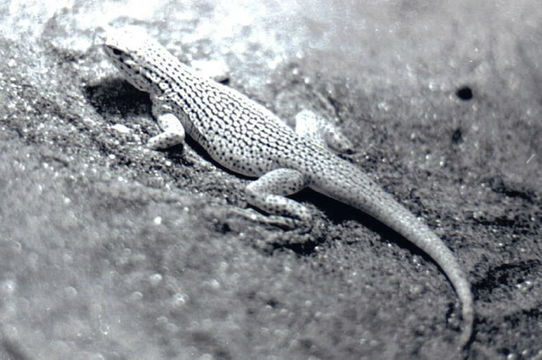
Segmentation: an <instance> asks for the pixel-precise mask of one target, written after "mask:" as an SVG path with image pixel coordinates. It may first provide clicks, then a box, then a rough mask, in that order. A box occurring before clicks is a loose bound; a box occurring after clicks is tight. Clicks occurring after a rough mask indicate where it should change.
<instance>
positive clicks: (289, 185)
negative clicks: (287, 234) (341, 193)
mask: <svg viewBox="0 0 542 360" xmlns="http://www.w3.org/2000/svg"><path fill="white" fill-rule="evenodd" d="M306 185H307V179H306V177H305V175H303V174H302V173H301V172H299V171H297V170H293V169H276V170H272V171H270V172H268V173H266V174H264V175H263V176H261V177H260V178H259V179H257V180H255V181H253V182H252V183H250V184H249V185H248V186H247V187H246V194H247V201H248V203H249V204H251V205H252V206H254V207H257V208H258V209H261V210H263V211H265V212H267V213H269V214H271V215H272V220H271V221H268V222H272V223H275V224H277V225H282V226H284V227H292V226H295V222H296V221H301V222H303V223H308V222H309V220H310V219H311V213H310V211H309V209H307V208H306V207H305V206H303V205H301V204H300V203H298V202H297V201H295V200H292V199H288V198H287V197H286V195H291V194H294V193H296V192H298V191H300V190H301V189H303V188H304V187H305V186H306Z"/></svg>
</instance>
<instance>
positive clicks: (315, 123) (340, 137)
mask: <svg viewBox="0 0 542 360" xmlns="http://www.w3.org/2000/svg"><path fill="white" fill-rule="evenodd" d="M295 131H296V133H297V134H298V135H301V136H305V137H310V138H311V139H313V140H314V141H316V142H317V143H319V144H320V145H322V146H324V147H327V148H329V149H330V150H332V151H334V152H336V153H345V152H347V151H351V150H352V149H353V147H354V146H353V145H352V142H351V141H350V140H348V138H347V137H346V136H345V135H344V134H343V133H342V132H341V130H340V129H339V128H338V127H337V126H336V125H334V124H332V123H331V122H330V121H329V120H327V119H325V118H324V117H322V116H320V115H318V114H316V113H315V112H312V111H310V110H303V111H301V112H299V113H298V114H297V115H296V117H295Z"/></svg>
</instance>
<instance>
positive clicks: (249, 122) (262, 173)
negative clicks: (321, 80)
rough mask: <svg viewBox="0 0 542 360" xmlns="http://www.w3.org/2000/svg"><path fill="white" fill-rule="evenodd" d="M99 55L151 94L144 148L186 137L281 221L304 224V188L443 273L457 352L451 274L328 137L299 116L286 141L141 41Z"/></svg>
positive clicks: (466, 296) (244, 106)
mask: <svg viewBox="0 0 542 360" xmlns="http://www.w3.org/2000/svg"><path fill="white" fill-rule="evenodd" d="M103 47H104V50H105V53H106V54H107V55H108V56H109V58H110V59H111V60H112V61H113V63H114V64H115V65H116V66H117V67H118V68H119V69H120V70H121V72H122V74H123V75H124V76H125V77H126V79H127V80H128V81H129V82H130V83H131V84H133V85H134V86H135V87H137V88H138V89H140V90H142V91H146V92H149V93H150V94H151V99H152V101H153V104H154V105H153V115H154V116H155V118H156V119H157V120H158V123H159V125H160V126H161V128H162V130H164V133H162V134H160V135H158V136H156V137H154V138H152V139H151V144H150V146H151V147H158V148H160V147H168V146H171V145H173V144H174V143H178V142H182V141H183V140H184V136H185V132H186V133H187V134H188V135H189V136H190V137H191V138H192V139H194V140H195V141H196V142H198V143H199V144H200V145H201V146H202V147H203V148H204V149H205V150H206V151H207V152H208V153H209V155H210V156H211V157H212V158H213V159H214V160H215V161H216V162H218V163H219V164H221V165H222V166H224V167H226V168H228V169H230V170H232V171H234V172H237V173H239V174H243V175H246V176H250V177H259V179H257V180H255V181H254V182H252V183H251V184H250V185H248V186H247V188H246V194H247V201H248V202H249V203H250V204H251V205H253V206H255V207H257V208H259V209H261V210H263V211H265V212H268V213H270V214H273V215H281V217H282V218H284V219H289V220H291V219H296V220H300V221H302V222H308V221H309V220H310V217H311V215H310V212H309V210H308V209H307V208H306V207H305V206H303V205H302V204H300V203H298V202H296V201H294V200H292V199H289V198H287V197H286V195H290V194H293V193H295V192H297V191H299V190H301V189H303V188H305V187H309V188H312V189H314V190H315V191H318V192H320V193H322V194H325V195H327V196H329V197H331V198H334V199H336V200H339V201H342V202H343V203H345V204H348V205H351V206H353V207H355V208H358V209H360V210H362V211H364V212H365V213H367V214H369V215H371V216H373V217H374V218H376V219H378V220H379V221H381V222H382V223H384V224H385V225H387V226H389V227H390V228H392V229H394V230H395V231H397V232H398V233H399V234H401V235H403V236H404V237H405V238H406V239H408V240H409V241H411V242H412V243H413V244H415V245H416V246H418V247H419V248H420V249H422V250H423V251H425V252H426V253H427V254H429V255H430V256H431V258H432V259H433V260H434V261H435V262H436V263H437V264H438V265H439V266H440V267H441V268H442V269H443V271H444V273H445V274H446V276H447V277H448V279H449V280H450V282H451V283H452V285H453V286H454V288H455V290H456V292H457V294H458V297H459V299H460V300H461V302H462V315H463V328H462V332H461V335H460V337H459V339H458V341H457V345H458V349H459V350H461V349H463V348H464V347H465V345H466V344H468V342H469V340H470V338H471V335H472V327H473V322H474V310H473V297H472V294H471V290H470V284H469V282H468V280H467V277H466V275H465V273H464V272H463V271H462V269H461V267H460V264H459V263H458V261H457V260H456V258H455V257H454V255H453V253H452V252H451V251H450V250H449V249H448V248H447V247H446V245H445V244H444V243H443V242H442V240H441V239H440V238H439V237H438V236H436V235H435V234H434V233H433V232H432V231H431V230H430V229H429V228H428V227H427V226H426V225H425V224H424V223H423V222H421V221H420V220H419V219H417V218H416V217H415V216H414V215H413V214H412V213H411V212H410V211H408V210H407V209H406V208H405V207H403V206H402V205H400V204H399V203H398V202H397V201H395V200H394V199H393V197H392V196H391V195H389V194H388V193H386V192H384V191H383V190H382V189H381V188H380V187H379V186H378V185H377V184H376V183H374V182H373V181H372V180H371V179H370V178H369V177H368V176H367V175H366V174H365V173H364V172H363V171H361V169H359V168H358V167H357V166H355V165H353V164H351V163H350V162H348V161H345V160H343V159H341V158H339V157H337V156H335V154H333V153H332V152H331V151H330V149H329V148H331V149H333V150H338V151H342V150H344V149H346V148H348V147H349V146H350V145H349V144H348V143H345V142H344V141H342V140H343V139H345V138H344V136H343V135H342V134H340V133H338V132H337V131H336V129H333V128H331V130H330V127H329V126H328V125H325V124H323V125H322V122H321V121H320V119H315V116H316V115H314V114H312V113H304V114H300V115H299V116H298V117H297V121H298V125H297V133H296V132H294V131H293V130H292V129H290V128H289V127H288V126H287V125H286V124H285V123H284V122H283V121H281V120H280V119H279V118H278V117H277V116H276V115H274V114H273V113H272V112H270V111H269V110H267V109H266V108H264V107H263V106H262V105H260V104H258V103H256V102H254V101H252V100H250V99H249V98H248V97H246V96H245V95H243V94H241V93H239V92H237V91H235V90H234V89H232V88H229V87H226V86H224V85H222V84H220V83H217V82H215V81H213V80H211V79H209V78H207V77H205V76H202V75H201V74H200V73H198V72H197V71H195V70H193V69H191V68H190V67H188V66H186V65H184V64H182V63H181V62H179V61H178V60H177V59H176V58H175V57H174V56H173V55H172V54H171V53H170V52H168V51H167V50H166V49H165V48H164V47H163V46H161V45H160V44H159V43H157V42H156V41H154V40H152V39H151V38H149V37H148V36H146V35H145V34H144V33H141V32H136V33H135V34H134V31H133V30H130V31H129V32H127V31H125V30H120V31H118V30H117V31H109V33H108V34H107V37H106V38H105V42H104V46H103ZM341 141H342V142H343V143H345V144H346V145H344V144H341ZM345 141H346V140H345Z"/></svg>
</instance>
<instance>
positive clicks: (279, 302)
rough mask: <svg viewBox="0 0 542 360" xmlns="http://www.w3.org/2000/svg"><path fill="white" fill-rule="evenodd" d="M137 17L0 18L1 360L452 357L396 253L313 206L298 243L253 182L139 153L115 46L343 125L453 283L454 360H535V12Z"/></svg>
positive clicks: (423, 284) (445, 307)
mask: <svg viewBox="0 0 542 360" xmlns="http://www.w3.org/2000/svg"><path fill="white" fill-rule="evenodd" d="M149 3H152V5H148V4H147V5H145V4H143V2H138V1H123V2H118V1H94V2H85V1H65V2H56V4H50V5H46V4H39V3H38V2H36V4H31V3H30V2H19V1H6V2H4V3H3V4H2V5H0V14H1V15H0V31H1V33H0V55H1V58H2V60H3V61H1V62H0V103H1V104H2V106H1V107H0V199H1V200H0V337H1V340H0V359H17V360H20V359H25V360H26V359H60V358H70V359H94V360H98V359H201V360H204V359H205V360H210V359H313V360H315V359H404V358H416V359H434V358H441V359H448V358H453V357H455V356H457V355H458V354H456V353H455V350H454V348H453V346H452V345H451V344H452V343H453V341H454V340H455V339H456V338H457V336H458V334H459V333H458V331H457V330H458V328H459V325H460V320H461V319H460V317H459V313H460V307H459V304H458V301H457V297H456V295H455V293H454V291H453V289H452V288H451V286H450V284H449V283H448V281H447V280H446V278H445V276H444V275H443V273H442V272H441V271H440V269H439V268H438V267H437V266H436V265H435V264H434V263H433V262H432V261H431V260H430V259H429V258H427V257H426V256H425V255H423V254H422V253H421V252H420V251H418V250H417V249H415V248H413V247H412V246H411V245H410V244H408V243H407V242H406V241H405V240H404V239H401V238H400V237H399V236H398V235H396V234H394V233H392V232H390V231H389V230H387V229H385V228H384V227H382V226H381V225H380V224H378V223H375V222H374V221H372V220H371V219H369V218H368V217H366V216H364V215H363V214H362V213H360V212H358V211H355V210H353V209H351V208H346V207H345V206H343V205H341V204H338V203H336V202H333V201H331V200H327V199H325V198H323V197H322V196H319V195H317V194H315V193H313V192H310V191H304V192H302V193H301V194H299V195H296V196H295V198H297V199H299V200H300V201H303V202H304V203H306V204H307V206H309V207H310V208H311V209H312V210H313V212H314V214H315V215H314V216H315V221H314V225H313V229H312V230H311V232H310V233H308V234H303V233H300V232H296V231H291V232H286V231H284V230H282V229H278V228H273V227H269V226H263V225H261V224H258V223H251V222H249V221H247V220H245V219H242V218H238V217H235V216H232V215H231V214H232V210H233V209H236V208H239V207H241V208H245V207H246V206H247V205H246V202H245V201H244V195H243V190H242V189H243V186H244V185H246V183H247V181H249V180H248V179H244V178H241V177H239V176H237V175H235V174H232V173H230V172H227V171H225V170H224V169H222V168H220V167H217V166H216V165H215V164H214V163H213V162H212V161H210V159H209V158H208V157H207V156H206V155H205V154H204V153H203V152H202V151H201V149H199V148H198V147H197V146H194V144H189V145H191V146H187V147H184V148H181V147H179V148H175V149H171V150H169V151H164V152H155V151H149V150H145V149H144V147H143V146H142V145H143V144H144V143H145V141H146V140H147V139H148V138H149V137H150V136H152V135H153V134H156V132H157V127H156V125H155V124H154V122H153V120H152V118H151V115H150V102H149V98H148V96H147V95H146V94H143V93H140V92H138V91H137V90H135V89H134V88H132V87H131V86H130V85H128V84H127V83H126V82H124V81H123V80H122V79H121V78H120V76H119V74H118V73H117V72H116V71H115V69H114V68H113V67H112V66H111V65H110V64H109V63H108V62H107V60H106V59H105V56H104V55H103V53H102V52H101V51H100V49H99V47H98V46H97V45H98V44H96V43H95V40H94V39H95V35H96V34H97V33H99V32H100V31H101V30H102V29H103V28H104V27H105V26H115V27H120V26H124V25H139V26H141V27H143V28H145V29H146V30H147V31H148V32H149V33H150V34H151V35H152V36H154V37H156V38H157V39H158V40H159V41H160V42H162V43H163V44H164V45H165V46H167V47H168V48H169V49H170V50H171V51H172V52H173V53H174V54H176V55H177V56H179V58H180V59H182V60H183V61H186V62H191V61H196V60H211V61H222V62H225V63H227V64H228V66H229V67H230V69H231V74H230V82H229V85H230V86H232V87H234V88H236V89H238V90H239V91H241V92H243V93H245V94H247V95H248V96H250V97H251V98H253V99H255V100H257V101H259V102H261V103H263V104H265V105H266V106H268V107H269V108H270V109H272V110H273V111H275V112H276V113H277V114H279V115H280V116H281V117H282V118H284V119H285V121H288V123H289V124H292V121H291V119H292V118H293V116H294V114H295V113H296V112H297V111H299V110H301V109H303V108H310V109H314V110H316V111H319V112H321V113H323V114H325V115H326V116H328V117H331V118H333V119H335V120H336V121H337V122H338V123H339V124H340V125H341V127H342V128H343V129H344V130H345V132H346V133H347V134H348V136H349V137H350V139H351V140H352V141H353V142H354V143H355V145H356V152H355V153H354V154H352V155H349V156H347V157H348V158H349V159H350V160H351V161H353V162H355V163H357V164H358V165H359V166H361V167H363V168H364V169H366V171H367V172H368V173H369V174H371V176H372V177H373V178H374V179H375V180H377V181H378V182H379V183H380V184H381V185H382V186H383V187H385V188H386V189H387V190H388V191H390V192H391V193H393V194H394V196H395V197H396V198H397V199H398V200H399V201H401V202H402V203H403V204H405V205H406V206H407V207H408V208H409V209H411V210H412V211H413V212H414V213H416V214H419V215H420V216H422V217H423V218H424V220H425V221H427V223H428V224H429V225H430V226H431V227H432V228H434V229H436V232H437V233H438V234H439V235H441V236H442V237H443V239H444V241H445V242H446V243H447V244H448V245H449V247H450V248H451V249H452V250H453V251H454V252H455V253H456V254H457V257H458V258H459V259H460V262H461V263H462V264H463V266H464V268H465V270H466V271H467V273H468V274H469V278H470V280H471V281H472V285H473V292H474V295H475V309H476V316H477V321H476V328H475V334H474V338H473V342H472V345H471V347H470V348H469V349H468V351H467V352H466V354H465V355H466V357H467V358H471V359H486V358H487V359H498V358H502V359H540V358H542V341H540V339H541V338H542V244H541V235H542V231H541V225H540V224H541V220H542V199H541V189H542V180H541V177H540V174H541V171H542V170H541V169H542V166H541V163H542V151H541V150H542V141H541V139H542V119H541V115H542V98H541V96H542V95H541V94H542V91H541V84H542V60H541V59H542V22H541V20H542V8H541V7H540V6H538V4H537V2H536V1H522V2H512V4H507V3H506V2H504V1H497V2H490V1H479V2H474V1H468V0H463V1H455V2H449V3H453V4H448V5H442V4H440V5H437V2H432V1H424V0H420V1H408V2H407V1H389V2H379V1H353V0H352V1H341V2H329V1H323V0H322V1H311V2H301V1H299V2H296V1H286V2H284V3H281V2H274V1H264V2H253V1H233V2H228V1H224V2H213V1H197V2H183V1H179V2H174V1H156V2H149ZM308 3H310V5H309V4H308ZM332 3H333V4H334V5H331V4H332Z"/></svg>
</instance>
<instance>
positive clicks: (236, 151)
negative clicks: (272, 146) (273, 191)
mask: <svg viewBox="0 0 542 360" xmlns="http://www.w3.org/2000/svg"><path fill="white" fill-rule="evenodd" d="M198 142H199V143H200V145H201V146H202V147H203V148H204V149H205V150H206V151H207V153H208V154H209V155H210V156H211V158H212V159H213V160H214V161H216V162H217V163H219V164H220V165H222V166H223V167H225V168H227V169H229V170H231V171H233V172H236V173H238V174H241V175H245V176H249V177H258V176H261V175H263V174H265V173H267V172H269V171H271V170H273V169H276V168H279V167H280V166H279V164H278V162H277V161H276V159H273V158H271V157H269V156H266V155H265V154H266V152H265V151H261V149H259V147H258V146H257V145H254V144H248V143H246V142H244V141H243V140H241V139H239V138H236V137H233V138H226V137H217V136H215V137H213V138H212V139H200V140H198Z"/></svg>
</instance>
